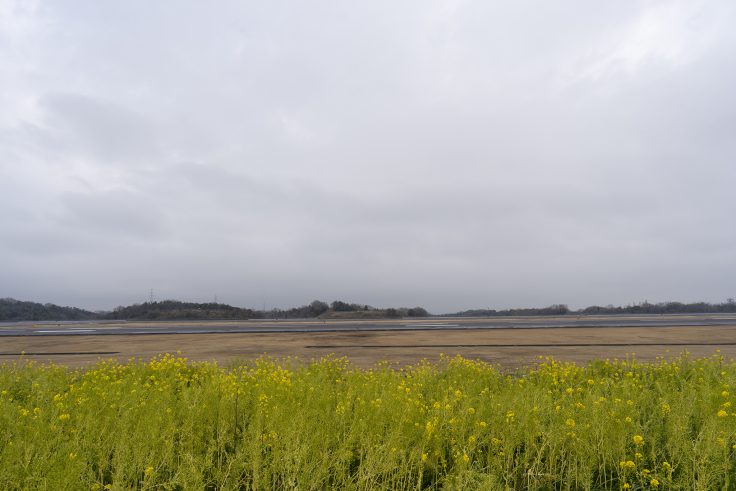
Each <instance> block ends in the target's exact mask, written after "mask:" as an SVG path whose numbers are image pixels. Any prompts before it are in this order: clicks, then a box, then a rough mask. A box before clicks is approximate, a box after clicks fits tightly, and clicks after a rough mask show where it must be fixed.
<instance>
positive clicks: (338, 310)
mask: <svg viewBox="0 0 736 491" xmlns="http://www.w3.org/2000/svg"><path fill="white" fill-rule="evenodd" d="M693 313H736V301H735V300H734V299H732V298H729V299H728V300H727V301H726V302H723V303H708V302H693V303H683V302H659V303H649V302H647V301H645V302H642V303H639V304H633V305H627V306H613V305H607V306H605V307H601V306H598V305H593V306H590V307H586V308H582V309H579V310H571V309H570V308H568V306H567V305H565V304H555V305H550V306H549V307H543V308H518V309H503V310H495V309H472V310H464V311H462V312H455V313H453V314H443V315H444V316H448V317H450V316H452V317H500V316H562V315H582V314H585V315H612V314H693ZM429 315H431V314H430V313H429V312H428V311H427V310H426V309H424V308H423V307H411V308H407V307H400V308H386V309H380V308H375V307H372V306H370V305H365V304H357V303H349V302H344V301H342V300H335V301H334V302H332V303H327V302H323V301H321V300H315V301H313V302H311V303H309V304H307V305H302V306H299V307H293V308H290V309H271V310H254V309H249V308H241V307H233V306H232V305H227V304H223V303H217V302H204V303H196V302H181V301H178V300H163V301H154V302H144V303H137V304H133V305H128V306H120V307H116V308H115V309H113V310H112V311H111V312H90V311H88V310H84V309H80V308H77V307H61V306H58V305H54V304H51V303H45V304H41V303H36V302H26V301H21V300H15V299H12V298H3V299H0V322H13V321H74V320H215V319H217V320H245V319H305V318H307V319H308V318H317V317H319V318H326V319H327V318H356V317H357V318H403V317H427V316H429Z"/></svg>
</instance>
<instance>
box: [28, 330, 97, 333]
mask: <svg viewBox="0 0 736 491" xmlns="http://www.w3.org/2000/svg"><path fill="white" fill-rule="evenodd" d="M96 331H97V329H53V330H47V331H46V330H44V331H36V332H42V333H44V334H51V333H67V334H74V333H83V332H96Z"/></svg>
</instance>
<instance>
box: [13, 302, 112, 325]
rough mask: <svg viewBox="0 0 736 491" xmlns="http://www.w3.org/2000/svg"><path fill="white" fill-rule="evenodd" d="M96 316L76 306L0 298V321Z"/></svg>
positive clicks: (78, 318) (73, 318)
mask: <svg viewBox="0 0 736 491" xmlns="http://www.w3.org/2000/svg"><path fill="white" fill-rule="evenodd" d="M96 317H98V316H97V314H95V313H94V312H89V311H87V310H82V309H78V308H76V307H59V306H58V305H54V304H51V303H47V304H40V303H36V302H23V301H20V300H15V299H12V298H0V322H14V321H23V320H30V321H65V320H88V319H94V318H96Z"/></svg>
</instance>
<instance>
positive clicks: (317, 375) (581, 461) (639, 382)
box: [0, 354, 736, 490]
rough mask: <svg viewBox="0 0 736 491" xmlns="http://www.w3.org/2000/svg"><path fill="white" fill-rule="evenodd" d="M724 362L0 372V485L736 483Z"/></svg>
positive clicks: (177, 362)
mask: <svg viewBox="0 0 736 491" xmlns="http://www.w3.org/2000/svg"><path fill="white" fill-rule="evenodd" d="M732 393H734V395H736V364H734V363H733V362H726V361H724V360H723V359H722V357H721V356H720V355H718V354H715V355H714V356H712V357H709V358H706V359H691V358H690V357H688V356H687V355H682V356H680V357H678V358H676V359H672V360H664V359H660V360H658V361H656V362H654V363H639V362H637V361H636V360H634V359H627V360H613V361H603V360H601V361H597V362H593V363H590V364H589V365H587V366H585V367H582V366H578V365H574V364H567V363H559V362H557V361H555V360H552V359H543V360H540V361H539V363H538V364H537V366H535V367H533V368H529V369H526V370H523V371H519V372H514V373H511V374H509V373H504V372H503V371H501V370H500V369H498V368H497V367H494V366H492V365H489V364H486V363H482V362H476V361H470V360H467V359H462V358H459V357H457V358H448V357H444V358H443V359H442V360H440V362H439V363H429V362H425V363H420V364H418V365H415V366H412V367H403V368H399V367H393V366H391V365H388V364H379V365H377V366H376V367H374V368H372V369H368V370H364V369H354V368H351V366H350V364H349V363H348V361H347V360H345V359H342V358H326V359H322V360H320V361H315V362H312V363H300V362H298V361H295V360H281V361H276V360H271V359H265V358H264V359H260V360H257V361H252V362H244V363H242V364H237V365H233V366H228V367H218V366H217V365H214V364H210V363H191V362H188V361H187V360H186V359H185V358H182V357H179V356H175V355H161V356H159V357H156V358H155V359H153V360H151V361H149V362H143V361H140V360H138V361H130V362H128V363H117V362H113V361H100V362H99V363H98V364H97V365H95V366H93V367H90V368H88V369H77V370H71V369H67V368H64V367H61V366H53V365H35V364H33V363H31V362H17V363H13V364H6V365H3V366H1V367H0V489H3V490H13V489H48V490H66V489H69V490H104V489H181V490H184V489H197V490H200V489H295V488H298V489H305V490H306V489H325V488H339V489H343V488H347V489H355V488H358V489H422V488H429V489H440V488H442V489H508V488H511V489H734V488H735V487H736V483H735V482H734V481H736V474H735V473H734V459H736V408H734V407H733V406H732V403H733V399H734V398H733V397H732Z"/></svg>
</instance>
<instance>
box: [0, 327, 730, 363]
mask: <svg viewBox="0 0 736 491" xmlns="http://www.w3.org/2000/svg"><path fill="white" fill-rule="evenodd" d="M716 349H720V350H721V353H722V354H723V355H724V356H725V357H726V358H731V357H736V324H735V325H733V326H697V327H644V328H642V327H638V328H637V327H617V328H609V327H595V328H545V329H483V330H447V331H397V332H390V331H370V332H334V333H324V332H322V333H268V334H261V333H258V334H252V333H245V334H244V333H238V334H186V335H184V334H182V335H179V334H166V335H156V334H151V335H142V336H141V335H103V336H100V335H97V336H88V335H72V336H24V337H2V338H0V362H4V361H12V360H14V359H18V358H19V353H21V352H23V353H25V354H24V355H23V356H24V357H25V358H26V359H33V360H38V361H52V362H54V363H61V364H65V365H69V366H83V365H87V364H90V363H94V362H96V361H97V360H98V358H99V357H102V358H111V357H112V358H116V359H119V360H121V361H122V360H127V359H128V358H132V357H135V358H139V357H141V358H144V359H148V358H150V357H152V356H154V355H156V354H158V353H165V352H170V353H173V352H176V351H181V353H182V355H183V356H187V357H189V358H190V359H192V360H208V361H212V360H214V361H217V362H218V363H220V364H221V365H224V364H227V363H228V362H230V361H232V360H236V359H252V358H257V357H259V356H261V355H264V354H266V355H269V356H272V357H276V358H282V357H299V358H301V359H304V360H306V361H308V360H311V359H314V358H319V357H321V356H323V355H327V354H336V355H338V356H343V355H345V356H347V357H348V358H349V359H350V361H351V362H352V363H353V364H354V365H356V366H359V367H367V366H371V365H374V364H375V363H377V362H379V361H382V360H387V361H390V362H395V363H398V364H412V363H415V362H417V361H419V360H421V359H423V358H427V359H429V360H432V361H435V360H437V359H438V358H439V356H440V354H441V353H444V354H447V355H455V354H460V355H462V356H463V357H465V358H470V359H480V360H484V361H487V362H491V363H494V364H499V365H501V366H503V367H507V368H515V367H520V366H525V365H529V364H531V363H534V362H535V361H536V360H537V359H538V357H539V356H540V355H543V356H553V357H555V358H557V359H559V360H563V361H575V362H586V361H588V360H592V359H594V358H599V359H600V358H616V357H618V358H622V357H625V356H627V355H628V354H631V353H635V354H636V357H637V358H638V359H640V360H652V359H654V358H656V357H657V356H665V357H669V356H674V355H678V354H679V353H681V352H683V351H685V350H687V351H689V352H690V353H692V354H693V355H695V356H707V355H711V354H713V353H714V351H715V350H716ZM72 353H73V354H72Z"/></svg>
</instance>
